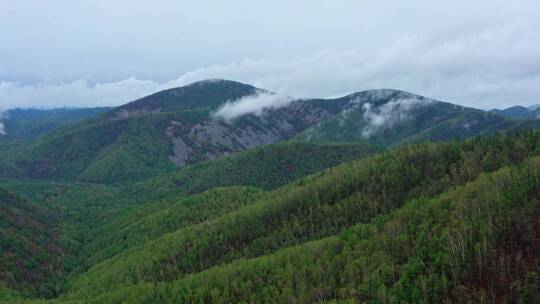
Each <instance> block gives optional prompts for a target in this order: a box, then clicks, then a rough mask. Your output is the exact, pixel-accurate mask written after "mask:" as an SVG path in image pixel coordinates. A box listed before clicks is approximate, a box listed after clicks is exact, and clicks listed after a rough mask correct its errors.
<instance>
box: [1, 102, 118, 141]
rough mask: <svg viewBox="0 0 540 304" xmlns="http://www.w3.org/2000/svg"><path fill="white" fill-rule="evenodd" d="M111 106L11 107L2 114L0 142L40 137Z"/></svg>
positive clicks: (99, 112) (102, 111) (104, 110)
mask: <svg viewBox="0 0 540 304" xmlns="http://www.w3.org/2000/svg"><path fill="white" fill-rule="evenodd" d="M109 109H110V108H106V107H101V108H81V109H11V110H8V111H6V112H4V113H2V114H0V123H2V124H3V132H1V133H0V144H5V143H13V142H17V141H20V140H27V139H32V138H35V137H38V136H40V135H42V134H45V133H47V132H50V131H52V130H54V129H57V128H60V127H63V126H67V125H71V124H75V123H78V122H80V121H82V120H85V119H88V118H91V117H94V116H96V115H98V114H101V113H104V112H106V111H108V110H109Z"/></svg>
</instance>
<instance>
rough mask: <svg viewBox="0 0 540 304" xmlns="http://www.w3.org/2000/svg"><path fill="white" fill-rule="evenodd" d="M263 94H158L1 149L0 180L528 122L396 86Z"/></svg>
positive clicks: (94, 175)
mask: <svg viewBox="0 0 540 304" xmlns="http://www.w3.org/2000/svg"><path fill="white" fill-rule="evenodd" d="M265 94H266V95H268V94H269V95H270V96H273V95H272V94H274V93H272V92H269V91H266V90H263V89H258V88H255V87H253V86H251V85H247V84H243V83H240V82H236V81H230V80H223V79H217V80H207V81H200V82H195V83H192V84H188V85H186V86H183V87H178V88H172V89H168V90H164V91H160V92H157V93H154V94H152V95H149V96H146V97H143V98H140V99H138V100H135V101H133V102H130V103H127V104H125V105H122V106H120V107H117V108H113V109H111V110H109V111H107V112H105V113H101V114H99V115H97V116H95V117H94V118H89V119H87V120H83V121H81V122H79V123H78V124H76V125H73V126H70V127H66V128H60V129H57V130H55V131H53V132H51V133H49V134H47V135H45V136H44V137H42V138H39V139H37V140H34V141H32V142H31V143H29V144H27V145H22V146H19V147H17V148H16V149H15V151H14V152H15V153H13V152H11V153H2V152H0V176H4V177H10V178H13V177H15V178H39V179H43V178H45V179H51V178H52V179H66V178H67V179H76V180H81V181H91V182H105V183H110V182H119V181H120V182H122V181H132V180H140V179H144V178H147V177H150V176H152V175H155V174H158V173H165V172H172V171H174V170H175V168H181V167H185V166H189V165H192V164H196V163H199V162H202V161H206V160H211V159H216V158H221V157H223V156H227V155H231V154H234V153H237V152H240V151H243V150H246V149H251V148H254V147H257V146H259V145H265V144H272V143H275V142H280V141H286V140H295V141H308V142H315V143H331V142H364V143H366V144H369V145H375V146H377V147H379V148H385V147H390V146H396V145H400V144H403V143H409V142H419V141H426V140H428V141H429V140H433V141H439V140H449V139H461V138H466V137H471V136H476V135H480V134H486V133H489V132H495V131H502V130H509V129H514V128H520V127H523V126H524V125H526V123H524V122H519V121H514V120H511V119H507V118H504V117H502V116H499V115H496V114H493V113H489V112H484V111H481V110H477V109H472V108H465V107H461V106H458V105H453V104H449V103H444V102H441V101H437V100H434V99H430V98H427V97H424V96H420V95H416V94H413V93H409V92H405V91H399V90H392V89H377V90H365V91H360V92H356V93H352V94H349V95H346V96H343V97H340V98H335V99H298V98H290V100H289V101H288V102H286V103H283V104H280V105H279V106H272V105H270V106H269V107H267V108H260V107H261V106H263V104H262V103H260V102H259V100H258V97H260V96H261V95H265ZM276 96H277V95H276ZM246 98H247V99H246ZM270 101H271V100H270ZM242 102H243V103H246V102H249V103H250V104H249V109H250V110H248V111H247V112H246V111H245V110H244V109H242V111H243V112H242V113H243V115H241V116H239V117H236V118H234V119H232V120H223V119H219V118H216V117H215V116H214V113H215V111H217V110H218V109H222V108H223V106H224V105H225V104H228V105H230V107H228V110H231V108H232V109H235V107H240V106H242V107H245V106H246V105H245V104H241V103H242ZM267 102H268V100H267ZM257 107H259V108H257Z"/></svg>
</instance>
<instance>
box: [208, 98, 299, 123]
mask: <svg viewBox="0 0 540 304" xmlns="http://www.w3.org/2000/svg"><path fill="white" fill-rule="evenodd" d="M292 101H293V98H291V97H289V96H284V95H279V94H272V93H266V92H259V93H257V94H255V95H250V96H246V97H242V98H240V99H237V100H234V101H228V102H226V103H225V104H224V105H223V106H221V107H220V108H219V109H218V110H217V111H216V112H215V113H214V114H213V116H214V117H216V118H221V119H224V120H226V121H230V120H233V119H235V118H238V117H240V116H243V115H247V114H255V115H261V114H262V113H263V111H264V110H267V109H277V108H281V107H285V106H287V105H289V104H290V103H291V102H292Z"/></svg>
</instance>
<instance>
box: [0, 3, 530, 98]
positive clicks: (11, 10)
mask: <svg viewBox="0 0 540 304" xmlns="http://www.w3.org/2000/svg"><path fill="white" fill-rule="evenodd" d="M539 16H540V1H538V0H514V1H508V0H505V1H502V0H474V1H471V0H466V1H465V0H453V1H433V0H409V1H402V0H394V1H387V0H349V1H344V0H327V1H322V0H295V1H290V0H273V1H253V0H251V1H248V0H241V1H235V0H222V1H219V0H214V1H209V0H197V1H189V2H188V1H178V0H152V1H150V0H148V1H141V0H114V1H111V0H80V1H72V0H47V1H43V0H17V1H0V108H3V109H8V108H13V107H33V106H36V107H60V106H102V105H119V104H123V103H126V102H128V101H131V100H133V99H135V98H138V97H141V96H144V95H147V94H150V93H153V92H155V91H157V90H161V89H165V88H169V87H174V86H179V85H183V84H186V83H189V82H192V81H196V80H201V79H206V78H227V79H233V80H239V81H243V82H247V83H251V84H254V85H256V86H258V87H261V88H265V89H269V90H273V91H276V92H278V93H282V94H286V95H291V96H295V97H330V96H338V95H343V94H347V93H350V92H354V91H359V90H365V89H372V88H394V89H402V90H406V91H412V92H415V93H419V94H422V95H426V96H429V97H432V98H436V99H440V100H445V101H449V102H453V103H458V104H463V105H468V106H473V107H478V108H491V107H505V106H509V105H514V104H523V105H531V104H537V103H540V17H539Z"/></svg>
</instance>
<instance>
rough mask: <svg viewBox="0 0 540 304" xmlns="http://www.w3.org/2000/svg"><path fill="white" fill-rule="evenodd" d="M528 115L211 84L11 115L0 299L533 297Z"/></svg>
mask: <svg viewBox="0 0 540 304" xmlns="http://www.w3.org/2000/svg"><path fill="white" fill-rule="evenodd" d="M527 110H528V111H533V110H530V109H527ZM516 113H521V114H519V115H518V114H516ZM523 113H525V111H524V110H523V109H522V108H514V109H513V110H512V108H511V109H507V110H503V111H495V110H492V111H483V110H479V109H474V108H469V107H462V106H459V105H454V104H450V103H446V102H443V101H438V100H434V99H431V98H428V97H424V96H420V95H417V94H413V93H409V92H404V91H399V90H390V89H377V90H367V91H361V92H357V93H353V94H350V95H346V96H343V97H340V98H331V99H323V98H319V99H301V98H295V97H290V96H283V95H280V94H276V93H273V92H270V91H268V90H265V89H261V88H256V87H253V86H251V85H248V84H243V83H239V82H235V81H229V80H222V79H213V80H205V81H200V82H195V83H192V84H189V85H186V86H183V87H179V88H172V89H169V90H165V91H161V92H157V93H155V94H152V95H149V96H146V97H143V98H141V99H138V100H135V101H133V102H129V103H127V104H125V105H122V106H119V107H115V108H94V109H62V110H10V111H8V112H7V115H4V116H3V117H4V118H3V121H2V122H3V123H4V125H5V126H4V127H5V128H4V130H3V131H4V132H3V133H4V134H3V135H0V249H1V251H2V255H1V256H0V303H364V302H367V303H487V302H496V303H537V302H539V301H540V281H539V278H540V276H539V274H540V267H539V265H540V204H539V203H538V202H539V201H540V191H539V189H540V158H539V157H540V131H539V130H537V129H538V126H539V121H538V120H536V119H535V118H534V117H532V116H531V117H524V114H523Z"/></svg>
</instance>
